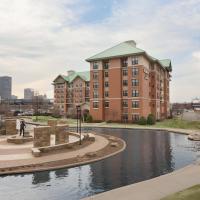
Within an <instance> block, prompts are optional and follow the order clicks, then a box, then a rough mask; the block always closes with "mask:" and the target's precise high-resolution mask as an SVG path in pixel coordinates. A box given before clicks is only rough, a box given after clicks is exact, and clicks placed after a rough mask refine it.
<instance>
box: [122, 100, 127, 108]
mask: <svg viewBox="0 0 200 200" xmlns="http://www.w3.org/2000/svg"><path fill="white" fill-rule="evenodd" d="M122 107H123V108H128V100H123V101H122Z"/></svg>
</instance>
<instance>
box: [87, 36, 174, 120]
mask: <svg viewBox="0 0 200 200" xmlns="http://www.w3.org/2000/svg"><path fill="white" fill-rule="evenodd" d="M86 61H88V62H90V114H91V115H92V117H93V119H94V120H99V121H108V120H112V121H129V122H134V121H137V120H138V119H139V118H140V117H141V116H144V117H147V116H148V115H149V114H150V113H152V114H154V116H155V117H156V119H157V120H159V119H164V118H167V117H169V115H170V102H169V82H170V72H171V71H172V66H171V61H170V60H169V59H165V60H158V59H156V58H153V57H152V56H150V55H149V54H147V52H145V51H144V50H142V49H139V48H137V47H136V43H135V41H133V40H131V41H126V42H123V43H120V44H118V45H116V46H114V47H112V48H109V49H107V50H105V51H103V52H101V53H99V54H96V55H94V56H92V57H90V58H88V59H86Z"/></svg>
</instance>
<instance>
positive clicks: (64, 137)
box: [55, 124, 69, 145]
mask: <svg viewBox="0 0 200 200" xmlns="http://www.w3.org/2000/svg"><path fill="white" fill-rule="evenodd" d="M67 129H68V125H61V124H59V125H57V126H56V127H55V136H56V141H55V144H56V145H57V144H63V143H67V142H69V134H68V132H67Z"/></svg>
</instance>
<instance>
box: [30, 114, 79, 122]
mask: <svg viewBox="0 0 200 200" xmlns="http://www.w3.org/2000/svg"><path fill="white" fill-rule="evenodd" d="M37 118H38V120H37V121H38V122H47V121H48V120H50V119H57V120H64V121H67V123H69V124H74V123H76V119H62V118H55V117H52V116H38V117H37ZM32 120H33V121H34V122H36V116H33V117H32Z"/></svg>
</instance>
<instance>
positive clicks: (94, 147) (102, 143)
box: [0, 135, 109, 169]
mask: <svg viewBox="0 0 200 200" xmlns="http://www.w3.org/2000/svg"><path fill="white" fill-rule="evenodd" d="M108 143H109V142H108V140H107V139H106V138H104V137H102V136H100V135H95V142H94V143H92V144H90V145H88V146H86V147H83V148H81V149H79V150H75V151H71V152H65V153H57V154H52V155H47V156H42V157H38V158H36V157H33V158H29V159H27V158H26V159H20V158H19V159H15V160H6V161H5V160H4V161H0V169H4V168H9V167H18V166H23V165H34V164H42V163H47V162H52V161H59V160H64V159H70V158H73V157H76V156H83V155H84V154H86V153H89V152H94V151H98V150H100V149H103V148H104V147H106V146H107V145H108ZM1 156H2V155H1ZM9 156H10V155H9ZM24 156H25V157H26V155H24Z"/></svg>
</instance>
